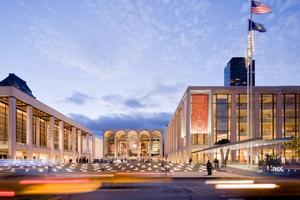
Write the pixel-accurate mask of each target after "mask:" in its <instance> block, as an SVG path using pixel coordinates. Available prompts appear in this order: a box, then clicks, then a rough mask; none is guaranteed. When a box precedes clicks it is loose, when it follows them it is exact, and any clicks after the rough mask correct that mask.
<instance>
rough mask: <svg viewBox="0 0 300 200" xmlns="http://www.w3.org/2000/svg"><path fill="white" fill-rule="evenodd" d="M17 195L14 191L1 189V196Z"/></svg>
mask: <svg viewBox="0 0 300 200" xmlns="http://www.w3.org/2000/svg"><path fill="white" fill-rule="evenodd" d="M15 195H16V193H15V192H14V191H0V197H13V196H15Z"/></svg>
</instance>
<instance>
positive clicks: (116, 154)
mask: <svg viewBox="0 0 300 200" xmlns="http://www.w3.org/2000/svg"><path fill="white" fill-rule="evenodd" d="M116 136H117V134H116V133H114V137H115V158H117V156H118V153H117V150H118V148H117V144H118V142H117V137H116Z"/></svg>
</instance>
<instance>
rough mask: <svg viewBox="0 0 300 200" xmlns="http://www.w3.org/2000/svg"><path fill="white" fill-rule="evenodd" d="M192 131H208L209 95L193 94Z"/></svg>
mask: <svg viewBox="0 0 300 200" xmlns="http://www.w3.org/2000/svg"><path fill="white" fill-rule="evenodd" d="M191 118H192V133H207V132H208V95H207V94H192V116H191Z"/></svg>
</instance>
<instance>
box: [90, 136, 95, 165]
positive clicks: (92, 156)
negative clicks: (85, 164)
mask: <svg viewBox="0 0 300 200" xmlns="http://www.w3.org/2000/svg"><path fill="white" fill-rule="evenodd" d="M95 150H96V136H95V135H94V134H92V155H91V160H92V161H93V160H94V158H95Z"/></svg>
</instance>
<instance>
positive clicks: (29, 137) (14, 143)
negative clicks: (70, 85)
mask: <svg viewBox="0 0 300 200" xmlns="http://www.w3.org/2000/svg"><path fill="white" fill-rule="evenodd" d="M83 141H84V142H85V143H86V144H84V145H83ZM83 146H85V147H86V148H85V151H83ZM94 154H95V137H94V135H93V133H92V131H91V130H90V129H88V128H86V127H84V126H82V125H81V124H78V123H77V122H75V121H73V120H72V119H70V118H69V117H67V116H65V115H63V114H61V113H59V112H58V111H56V110H54V109H53V108H51V107H49V106H47V105H45V104H43V103H42V102H40V101H38V100H37V99H36V98H35V97H34V96H33V95H32V92H31V90H30V89H29V87H28V86H27V84H26V82H25V81H23V80H22V79H20V78H19V77H17V76H16V75H14V74H9V76H8V77H7V78H6V79H4V80H3V81H2V82H0V159H6V158H7V159H12V160H16V159H28V160H33V159H38V160H44V161H52V162H57V161H61V162H69V161H70V159H72V161H73V162H75V161H76V160H79V159H80V158H87V159H89V160H92V159H93V156H94Z"/></svg>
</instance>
